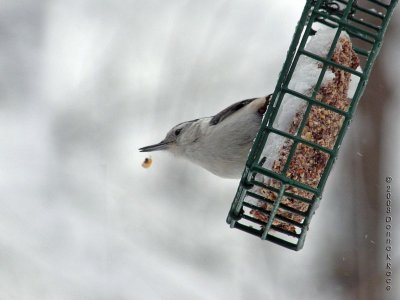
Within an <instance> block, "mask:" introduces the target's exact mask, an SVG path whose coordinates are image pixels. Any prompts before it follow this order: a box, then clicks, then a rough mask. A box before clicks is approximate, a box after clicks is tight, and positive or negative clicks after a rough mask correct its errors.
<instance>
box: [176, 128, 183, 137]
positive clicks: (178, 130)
mask: <svg viewBox="0 0 400 300" xmlns="http://www.w3.org/2000/svg"><path fill="white" fill-rule="evenodd" d="M181 131H182V129H181V128H180V129H177V130H175V135H176V136H178V135H179V134H180V133H181Z"/></svg>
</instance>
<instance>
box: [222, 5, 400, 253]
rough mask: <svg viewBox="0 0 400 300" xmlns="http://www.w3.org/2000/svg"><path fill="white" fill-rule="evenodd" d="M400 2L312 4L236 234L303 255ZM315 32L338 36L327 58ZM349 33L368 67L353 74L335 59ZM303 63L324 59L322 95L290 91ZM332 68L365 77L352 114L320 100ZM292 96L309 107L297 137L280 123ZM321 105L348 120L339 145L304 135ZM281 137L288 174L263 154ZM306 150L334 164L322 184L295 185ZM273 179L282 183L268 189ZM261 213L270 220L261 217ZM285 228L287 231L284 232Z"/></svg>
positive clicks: (238, 206) (241, 201) (250, 164)
mask: <svg viewBox="0 0 400 300" xmlns="http://www.w3.org/2000/svg"><path fill="white" fill-rule="evenodd" d="M397 2H398V1H397V0H392V1H390V0H387V1H385V0H365V1H362V3H361V1H356V0H347V1H346V0H337V1H324V0H307V2H306V4H305V7H304V10H303V13H302V15H301V18H300V21H299V22H298V25H297V28H296V31H295V33H294V36H293V40H292V43H291V45H290V48H289V51H288V53H287V57H286V61H285V63H284V65H283V68H282V71H281V73H280V77H279V79H278V82H277V85H276V88H275V90H274V93H273V95H272V97H271V99H270V104H269V106H268V109H267V111H266V113H265V116H264V119H263V121H262V125H261V128H260V130H259V132H258V134H257V137H256V139H255V141H254V144H253V147H252V149H251V151H250V153H249V157H248V160H247V163H246V166H245V170H244V172H243V175H242V178H241V181H240V184H239V187H238V190H237V193H236V196H235V198H234V200H233V203H232V206H231V209H230V212H229V214H228V218H227V223H228V224H230V226H231V227H232V228H237V229H240V230H242V231H245V232H247V233H250V234H252V235H255V236H258V237H260V238H261V239H263V240H269V241H271V242H273V243H276V244H279V245H281V246H284V247H287V248H289V249H292V250H300V249H301V248H302V247H303V245H304V241H305V237H306V234H307V231H308V227H309V224H310V221H311V218H312V216H313V214H314V213H315V210H316V208H317V207H318V205H319V202H320V200H321V196H322V192H323V189H324V186H325V183H326V180H327V178H328V176H329V173H330V172H331V169H332V166H333V164H334V162H335V160H336V158H337V155H338V151H339V148H340V145H341V143H342V140H343V137H344V135H345V133H346V131H347V128H348V126H349V124H350V122H351V120H352V117H353V113H354V111H355V109H356V107H357V104H358V101H359V99H360V97H361V95H362V94H363V91H364V89H365V86H366V84H367V81H368V77H369V74H370V72H371V69H372V66H373V64H374V61H375V59H376V57H377V55H378V52H379V50H380V48H381V46H382V41H383V36H384V34H385V31H386V29H387V26H388V24H389V21H390V18H391V16H392V13H393V10H394V8H395V6H396V4H397ZM315 27H329V28H333V29H335V30H336V33H335V35H334V37H333V40H332V44H331V46H330V48H329V51H328V54H327V56H325V57H324V56H320V55H317V54H315V53H312V52H310V51H307V49H306V44H307V41H309V40H310V38H311V37H312V36H313V35H314V34H315V30H314V28H315ZM342 32H346V33H347V35H348V36H349V37H350V38H351V41H352V48H353V50H354V52H355V53H356V54H357V56H358V58H359V62H360V67H361V69H360V68H358V69H354V68H350V67H348V66H345V65H343V64H341V63H338V62H335V61H333V59H332V55H333V52H334V50H335V47H336V45H337V43H338V40H339V38H340V36H341V33H342ZM300 57H308V58H310V59H313V60H316V61H317V62H318V63H319V64H320V66H321V72H320V74H319V76H318V79H317V80H316V82H315V85H314V89H313V91H312V92H311V93H310V94H309V95H305V94H303V93H299V92H297V91H295V90H293V89H291V88H290V82H291V79H292V77H293V73H294V72H295V70H296V66H297V64H298V61H299V59H300ZM329 68H336V70H342V71H344V72H346V73H348V74H351V76H353V77H352V78H353V80H354V78H356V79H358V84H357V86H356V88H355V92H354V95H353V97H352V99H350V100H351V101H350V102H349V106H348V107H347V108H346V109H345V110H343V109H339V108H337V107H335V106H332V105H329V104H327V103H324V102H322V101H319V100H320V99H318V93H319V91H320V89H321V86H322V83H323V79H324V76H326V72H327V70H328V69H329ZM285 95H291V96H292V97H293V96H294V97H296V98H298V99H299V100H301V101H303V102H305V103H306V105H305V109H304V111H303V115H302V118H301V121H300V122H299V126H298V129H297V130H296V132H292V133H290V132H285V131H283V130H279V129H277V128H276V126H275V125H274V124H275V123H274V122H275V120H276V118H277V114H278V111H279V110H280V108H281V106H282V102H283V99H284V97H285ZM315 107H320V108H322V109H325V110H327V111H330V112H334V113H336V114H338V115H340V117H341V118H342V123H341V126H340V128H339V130H338V132H337V134H336V137H335V142H334V144H333V145H332V147H324V146H321V144H320V143H317V142H315V141H310V140H309V139H306V138H304V136H303V135H302V132H303V130H304V128H305V126H306V122H307V121H306V120H307V119H308V118H309V115H310V112H311V110H312V109H313V108H315ZM273 135H275V136H279V137H282V138H283V139H285V141H286V145H287V147H288V154H287V156H286V161H283V162H282V163H283V165H282V168H281V172H276V170H275V171H274V170H271V169H269V168H267V167H265V166H264V165H263V164H264V162H265V159H266V157H265V153H264V154H263V151H264V149H265V147H266V145H267V144H268V142H269V140H270V139H271V136H273ZM288 141H289V143H288ZM300 145H305V146H306V147H309V148H310V149H312V150H313V151H318V152H320V153H321V155H325V156H326V158H327V159H326V161H325V162H324V163H325V164H324V167H323V170H322V172H321V174H320V177H319V181H318V182H317V183H316V184H315V185H310V184H305V183H304V182H301V180H295V179H293V177H291V176H290V174H289V170H290V168H291V167H290V166H291V163H292V160H293V158H294V156H295V155H296V151H297V150H296V149H298V147H299V146H300ZM260 178H262V179H261V180H260ZM265 179H268V182H270V183H271V182H273V183H274V184H267V183H266V182H267V181H266V180H265ZM298 191H301V193H300V192H298ZM268 195H269V196H268ZM271 195H272V197H271ZM305 195H306V196H305ZM249 199H250V200H249ZM290 203H298V204H301V205H302V204H304V205H303V206H302V207H305V208H306V209H299V208H298V207H296V206H295V205H290ZM281 211H285V212H286V214H282V213H280V212H281ZM257 215H258V216H262V217H257ZM288 216H289V217H288ZM296 216H297V217H298V218H296ZM282 224H286V225H287V226H282Z"/></svg>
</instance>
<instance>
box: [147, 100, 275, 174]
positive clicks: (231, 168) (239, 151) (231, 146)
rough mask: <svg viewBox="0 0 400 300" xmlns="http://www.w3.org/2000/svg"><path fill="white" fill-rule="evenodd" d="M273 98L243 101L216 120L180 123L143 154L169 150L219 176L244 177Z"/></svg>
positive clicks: (208, 118)
mask: <svg viewBox="0 0 400 300" xmlns="http://www.w3.org/2000/svg"><path fill="white" fill-rule="evenodd" d="M270 97H271V95H269V96H266V97H262V98H252V99H247V100H243V101H240V102H237V103H235V104H232V105H231V106H229V107H227V108H225V109H224V110H223V111H221V112H219V113H218V114H216V115H215V116H213V117H206V118H201V119H196V120H192V121H187V122H183V123H180V124H178V125H176V126H174V127H173V128H172V129H171V130H170V131H169V132H168V133H167V136H166V137H165V139H164V140H162V141H161V142H160V143H158V144H154V145H151V146H147V147H143V148H140V149H139V151H141V152H150V151H158V150H167V151H169V152H171V153H173V154H175V155H176V156H178V157H184V158H186V159H188V160H189V161H191V162H193V163H195V164H198V165H200V166H201V167H203V168H205V169H206V170H208V171H210V172H211V173H214V174H215V175H217V176H220V177H224V178H240V177H241V174H242V172H243V170H244V165H245V163H246V159H247V156H248V154H249V150H250V148H251V146H252V144H253V141H254V138H255V137H256V134H257V132H258V130H259V128H260V125H261V120H262V117H263V115H264V113H265V111H266V109H267V106H268V104H269V101H270Z"/></svg>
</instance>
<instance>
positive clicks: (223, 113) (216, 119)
mask: <svg viewBox="0 0 400 300" xmlns="http://www.w3.org/2000/svg"><path fill="white" fill-rule="evenodd" d="M255 99H257V98H251V99H246V100H242V101H239V102H236V103H234V104H232V105H231V106H228V107H227V108H225V109H224V110H223V111H221V112H219V113H217V114H216V115H215V116H214V117H212V119H211V120H210V125H216V124H218V123H220V122H221V121H223V120H224V119H226V118H227V117H229V116H230V115H231V114H233V113H234V112H236V111H238V110H239V109H241V108H242V107H244V106H246V105H247V104H249V103H251V102H252V101H254V100H255Z"/></svg>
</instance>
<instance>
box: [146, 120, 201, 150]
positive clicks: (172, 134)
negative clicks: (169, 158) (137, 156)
mask: <svg viewBox="0 0 400 300" xmlns="http://www.w3.org/2000/svg"><path fill="white" fill-rule="evenodd" d="M198 121H199V119H196V120H192V121H188V122H183V123H180V124H178V125H176V126H174V127H172V129H171V130H170V131H168V133H167V135H166V136H165V138H164V139H163V140H162V141H161V142H159V143H157V144H154V145H150V146H146V147H142V148H140V149H139V151H140V152H151V151H159V150H168V151H170V152H172V153H175V154H178V153H180V152H182V151H183V148H185V147H186V146H188V145H190V144H193V143H195V142H197V140H198V139H199V136H200V135H199V126H198V125H199V124H198Z"/></svg>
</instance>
